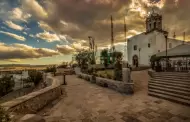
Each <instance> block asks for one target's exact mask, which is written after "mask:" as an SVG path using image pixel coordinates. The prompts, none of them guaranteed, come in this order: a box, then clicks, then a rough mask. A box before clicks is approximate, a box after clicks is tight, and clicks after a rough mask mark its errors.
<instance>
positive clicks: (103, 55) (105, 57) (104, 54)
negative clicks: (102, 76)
mask: <svg viewBox="0 0 190 122" xmlns="http://www.w3.org/2000/svg"><path fill="white" fill-rule="evenodd" d="M100 55H101V58H102V60H103V64H104V67H105V68H107V67H108V58H109V57H108V49H104V50H102V51H101V54H100Z"/></svg>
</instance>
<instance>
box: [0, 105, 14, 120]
mask: <svg viewBox="0 0 190 122" xmlns="http://www.w3.org/2000/svg"><path fill="white" fill-rule="evenodd" d="M10 121H11V119H10V116H9V114H8V112H6V111H5V110H4V109H3V108H2V107H1V106H0V122H10Z"/></svg>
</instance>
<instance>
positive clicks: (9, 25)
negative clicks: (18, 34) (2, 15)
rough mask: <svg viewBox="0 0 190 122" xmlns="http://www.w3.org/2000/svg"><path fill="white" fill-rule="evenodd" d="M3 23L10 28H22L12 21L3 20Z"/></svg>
mask: <svg viewBox="0 0 190 122" xmlns="http://www.w3.org/2000/svg"><path fill="white" fill-rule="evenodd" d="M5 24H6V25H7V26H8V27H9V28H12V29H15V30H19V31H22V30H23V29H24V28H23V27H22V26H20V25H17V24H15V23H13V22H12V21H5Z"/></svg>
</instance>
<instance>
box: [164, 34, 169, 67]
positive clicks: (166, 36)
mask: <svg viewBox="0 0 190 122" xmlns="http://www.w3.org/2000/svg"><path fill="white" fill-rule="evenodd" d="M164 37H165V39H166V70H167V68H168V32H167V31H164Z"/></svg>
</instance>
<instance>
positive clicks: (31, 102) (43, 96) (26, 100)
mask: <svg viewBox="0 0 190 122" xmlns="http://www.w3.org/2000/svg"><path fill="white" fill-rule="evenodd" d="M48 78H49V79H50V76H49V77H48ZM51 79H52V85H51V86H49V87H46V88H44V89H41V90H39V91H36V92H32V93H30V94H28V95H25V96H22V97H19V98H16V99H14V100H11V101H8V102H5V103H3V104H1V106H2V107H4V108H5V109H6V110H7V111H9V112H13V113H17V114H18V113H20V114H26V113H36V112H37V111H38V110H40V109H42V108H43V107H44V106H46V105H47V104H48V103H50V102H52V101H53V100H55V99H57V98H58V97H59V96H60V95H61V94H63V93H64V91H63V89H62V88H61V85H60V84H61V83H60V82H59V81H57V80H56V79H55V78H53V77H51Z"/></svg>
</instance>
